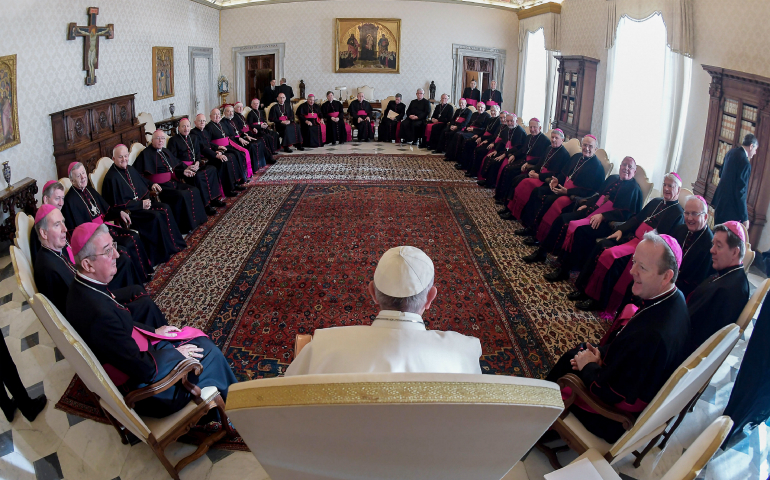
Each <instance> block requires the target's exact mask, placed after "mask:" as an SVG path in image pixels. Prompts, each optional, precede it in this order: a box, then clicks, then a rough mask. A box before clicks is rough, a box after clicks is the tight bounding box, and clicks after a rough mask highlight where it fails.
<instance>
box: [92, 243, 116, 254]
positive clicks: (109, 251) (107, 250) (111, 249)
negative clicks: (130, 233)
mask: <svg viewBox="0 0 770 480" xmlns="http://www.w3.org/2000/svg"><path fill="white" fill-rule="evenodd" d="M117 249H118V242H112V246H110V245H107V248H105V249H104V252H103V253H94V254H93V255H90V256H91V257H98V256H99V255H104V256H106V257H111V256H112V254H114V253H115V250H117Z"/></svg>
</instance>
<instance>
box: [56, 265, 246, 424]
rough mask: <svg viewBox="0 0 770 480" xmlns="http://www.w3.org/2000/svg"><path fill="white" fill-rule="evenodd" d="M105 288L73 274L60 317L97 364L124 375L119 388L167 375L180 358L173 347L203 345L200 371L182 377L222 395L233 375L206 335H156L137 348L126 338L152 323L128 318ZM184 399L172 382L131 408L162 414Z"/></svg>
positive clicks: (178, 406) (181, 389)
mask: <svg viewBox="0 0 770 480" xmlns="http://www.w3.org/2000/svg"><path fill="white" fill-rule="evenodd" d="M105 290H106V289H105V288H104V286H103V285H99V284H97V283H94V282H90V281H88V280H87V279H84V278H82V277H78V278H77V279H76V280H75V281H74V282H73V284H72V287H70V290H69V293H68V295H67V305H68V306H69V308H67V311H66V316H67V320H69V322H70V324H72V326H73V327H74V328H75V330H76V331H77V332H78V333H79V334H80V336H81V337H82V338H83V341H85V342H86V344H87V345H88V346H89V347H90V348H91V350H92V351H93V352H94V355H96V358H97V359H98V360H99V361H100V362H101V363H102V365H105V364H109V365H112V366H113V367H114V368H116V369H118V370H120V371H121V372H123V373H124V374H126V375H127V376H128V377H129V379H128V381H127V382H126V383H125V384H123V385H122V386H121V387H120V388H121V390H122V391H123V392H124V393H128V392H129V391H131V390H135V389H138V388H142V387H145V386H147V385H148V384H150V383H153V382H157V381H159V380H160V379H162V378H163V377H165V376H166V375H168V374H169V373H170V372H171V370H172V369H173V368H174V367H175V366H176V365H177V364H178V363H179V362H181V361H182V360H184V359H185V357H184V356H183V355H182V354H181V353H179V352H178V351H177V350H176V347H177V346H179V345H180V344H182V343H190V344H193V345H196V346H198V347H201V348H203V349H204V351H203V352H202V354H203V358H200V359H198V360H199V361H200V362H201V364H202V365H203V371H202V373H201V374H200V376H195V375H193V374H190V376H189V377H188V379H189V380H190V381H191V382H192V383H193V384H196V385H198V386H199V387H201V388H204V387H209V386H213V387H216V388H217V390H219V392H220V393H221V394H222V398H226V397H227V389H228V388H229V387H230V385H232V384H233V383H236V382H237V380H236V379H235V375H233V372H232V370H231V369H230V366H229V365H228V363H227V360H225V357H224V356H223V355H222V351H221V350H219V348H218V347H217V346H216V345H215V344H214V343H213V342H212V341H211V340H210V339H209V338H208V337H199V338H194V339H192V340H189V341H186V342H180V341H173V339H169V340H168V341H166V340H162V341H160V342H159V343H157V344H155V345H152V344H150V346H149V348H148V350H147V351H146V352H142V351H140V350H139V347H138V346H137V344H136V342H135V341H134V339H133V338H131V333H132V332H133V329H134V327H137V328H139V329H142V330H145V331H150V332H151V333H154V331H155V328H154V327H150V328H148V326H147V325H145V324H142V323H138V322H136V321H134V320H133V319H132V317H131V315H130V313H129V311H128V309H126V307H124V306H123V305H122V304H121V303H120V302H118V301H115V300H113V299H112V298H111V296H110V295H109V292H107V291H105ZM164 324H165V322H164ZM190 399H191V397H190V393H189V392H188V391H187V390H186V389H185V388H184V387H182V385H181V384H180V383H177V384H176V385H175V386H174V387H172V388H169V389H168V390H166V391H164V392H162V393H160V394H158V395H155V396H153V397H150V398H148V399H145V400H141V401H139V402H137V404H136V407H135V410H136V411H137V413H139V414H140V415H146V416H149V417H165V416H168V415H170V414H172V413H174V412H177V411H179V410H181V409H182V408H183V407H184V406H185V405H187V403H189V401H190Z"/></svg>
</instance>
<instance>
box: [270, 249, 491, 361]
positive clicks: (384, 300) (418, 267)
mask: <svg viewBox="0 0 770 480" xmlns="http://www.w3.org/2000/svg"><path fill="white" fill-rule="evenodd" d="M433 284H434V267H433V262H432V261H431V259H430V258H429V257H428V256H427V255H426V254H425V253H424V252H423V251H422V250H420V249H418V248H415V247H410V246H400V247H394V248H391V249H389V250H388V251H386V252H385V253H384V254H383V256H382V258H380V260H379V262H378V263H377V268H376V269H375V271H374V279H373V281H371V282H370V283H369V286H368V292H369V295H370V296H371V298H372V300H373V301H374V302H375V303H376V304H377V305H378V306H379V307H380V312H379V313H378V314H377V317H376V318H375V320H374V322H373V323H372V325H371V326H350V327H336V328H325V329H318V330H316V331H315V333H314V336H313V341H312V342H311V343H310V344H308V345H307V346H306V347H304V348H303V349H302V350H301V352H300V353H299V355H297V357H296V358H295V359H294V361H293V362H292V363H291V365H289V367H288V368H287V369H286V372H285V373H286V375H287V376H290V375H304V374H319V373H363V372H426V373H427V372H433V373H438V372H443V373H476V374H480V373H481V367H480V364H479V358H480V357H481V353H482V352H481V343H480V342H479V339H477V338H475V337H468V336H465V335H462V334H459V333H457V332H440V331H435V330H430V331H428V330H426V329H425V323H424V322H423V319H422V314H423V312H424V311H425V310H427V309H429V308H430V306H431V303H432V302H433V300H434V299H435V298H436V295H437V290H436V287H434V286H433Z"/></svg>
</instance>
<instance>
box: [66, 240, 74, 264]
mask: <svg viewBox="0 0 770 480" xmlns="http://www.w3.org/2000/svg"><path fill="white" fill-rule="evenodd" d="M65 250H67V256H68V257H69V258H70V262H72V263H73V265H74V264H75V255H73V253H72V248H71V247H70V246H69V245H67V247H66V248H65Z"/></svg>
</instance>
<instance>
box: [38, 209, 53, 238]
mask: <svg viewBox="0 0 770 480" xmlns="http://www.w3.org/2000/svg"><path fill="white" fill-rule="evenodd" d="M51 211H53V210H51ZM49 215H50V213H49ZM41 230H45V231H46V232H47V231H48V215H46V216H45V217H43V218H42V219H40V221H39V222H37V223H36V224H35V232H36V233H37V238H39V239H40V241H41V242H42V241H43V236H42V235H40V231H41Z"/></svg>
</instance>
